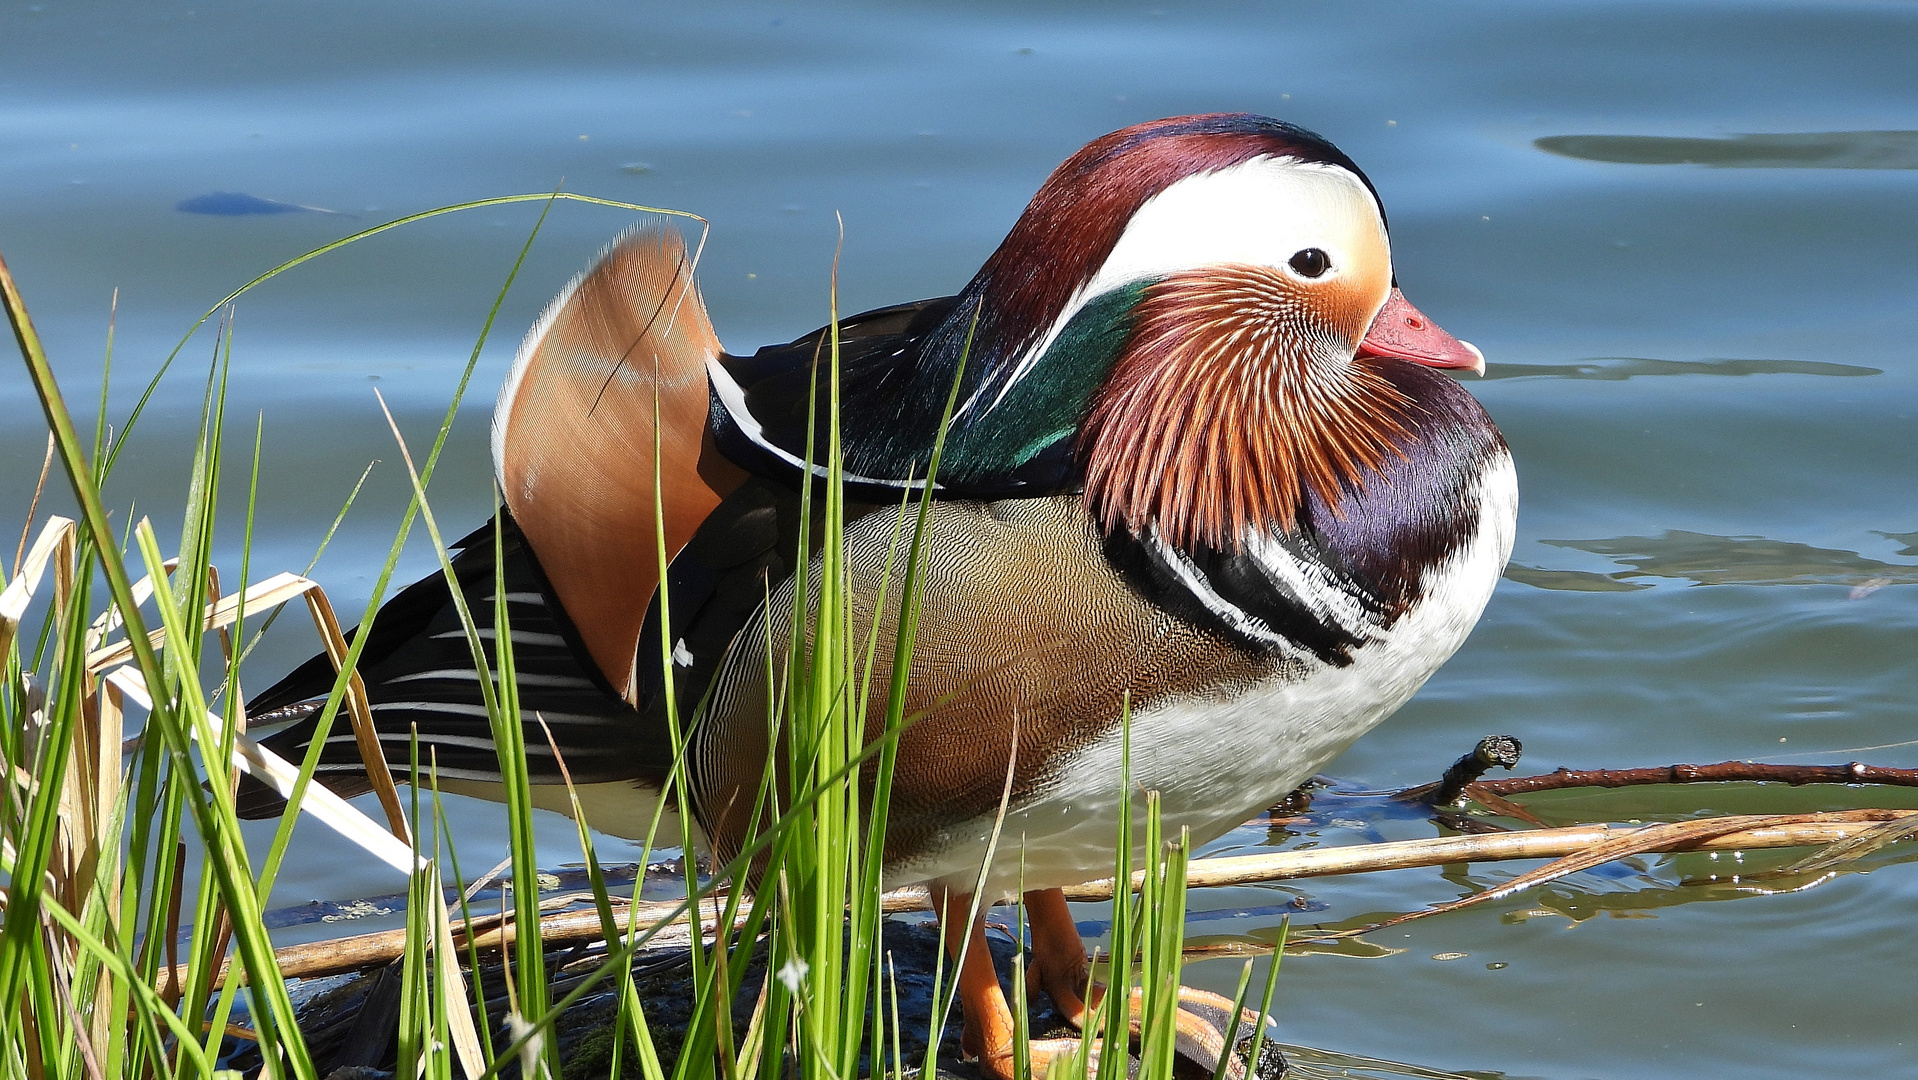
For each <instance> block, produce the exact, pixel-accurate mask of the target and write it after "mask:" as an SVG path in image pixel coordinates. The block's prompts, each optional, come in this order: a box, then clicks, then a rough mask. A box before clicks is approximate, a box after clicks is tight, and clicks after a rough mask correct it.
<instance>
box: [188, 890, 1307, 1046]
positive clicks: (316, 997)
mask: <svg viewBox="0 0 1918 1080" xmlns="http://www.w3.org/2000/svg"><path fill="white" fill-rule="evenodd" d="M884 935H885V936H884V947H885V951H886V956H887V960H888V965H887V970H888V972H889V981H890V980H896V982H897V998H898V1003H899V1036H900V1043H901V1045H900V1046H899V1050H898V1052H899V1058H900V1060H901V1061H902V1063H904V1065H905V1066H906V1068H907V1069H908V1071H916V1070H917V1067H918V1066H919V1065H920V1064H921V1063H923V1062H924V1061H925V1058H926V1043H927V1036H928V1034H929V1032H930V1029H931V1023H930V1015H931V1011H932V997H933V995H932V990H933V980H934V972H935V970H936V967H937V962H938V957H939V929H938V927H937V925H935V924H934V923H932V922H931V921H930V920H912V921H908V920H904V919H890V920H887V922H886V923H885V930H884ZM987 940H988V944H989V945H990V947H991V949H992V954H993V961H994V966H995V967H996V969H997V970H998V971H999V973H1000V982H1001V984H1002V985H1003V986H1004V987H1005V989H1006V993H1007V998H1008V1000H1011V997H1012V986H1011V982H1010V975H1009V973H1010V972H1011V970H1012V953H1013V948H1014V946H1013V942H1012V940H1011V939H1010V937H1009V936H1008V935H1007V934H1006V933H1004V932H1003V931H999V930H994V931H993V932H991V933H989V934H988V936H987ZM765 957H766V950H765V947H764V945H763V944H762V945H761V946H760V947H759V948H756V949H754V950H753V954H752V958H751V960H750V961H749V964H748V967H747V969H746V973H745V975H744V977H743V978H742V980H741V989H740V994H739V997H738V998H737V999H736V1000H735V1001H734V1003H733V1010H732V1023H733V1030H734V1031H735V1032H743V1031H744V1030H745V1029H746V1025H747V1023H748V1022H749V1020H750V1018H751V1016H752V1010H753V1006H754V1003H755V1002H756V1001H757V999H758V996H759V990H760V987H761V986H762V985H763V984H764V982H765V978H766V970H765ZM545 959H546V968H547V971H548V975H549V979H550V980H551V986H552V998H553V1000H555V1001H557V1000H558V999H559V998H561V997H562V996H564V995H565V994H568V993H570V992H572V991H573V990H574V989H576V988H577V987H579V986H580V985H581V984H582V983H583V982H585V981H586V980H587V979H588V978H589V977H590V976H591V975H592V974H593V973H594V972H595V971H596V970H598V968H599V967H600V965H601V964H602V963H604V960H605V947H604V945H602V944H597V943H595V944H592V945H580V946H574V947H570V948H568V947H561V948H555V949H552V950H550V951H548V952H547V954H546V957H545ZM468 977H469V978H472V977H473V976H472V973H470V972H469V974H468ZM633 978H634V983H635V985H636V987H637V989H638V991H639V996H640V1000H641V1001H643V1002H644V1003H645V1009H646V1024H647V1028H648V1030H649V1031H650V1032H651V1034H652V1038H653V1043H654V1045H655V1047H656V1048H657V1049H658V1052H659V1055H660V1059H661V1064H662V1065H663V1066H664V1067H665V1068H666V1069H667V1071H668V1072H669V1073H670V1072H671V1070H672V1067H673V1063H674V1061H675V1059H676V1058H677V1056H678V1053H679V1048H680V1047H681V1046H682V1045H683V1044H684V1042H685V1037H686V1028H687V1025H688V1024H689V1023H690V1022H691V1020H692V1002H693V986H692V965H691V962H690V957H689V955H688V951H687V949H686V948H685V947H683V946H679V947H663V948H658V949H649V950H646V951H643V952H641V953H640V954H639V955H637V956H636V957H634V960H633ZM945 978H946V984H947V985H948V986H950V985H951V982H952V978H953V974H952V971H951V970H950V966H948V968H947V971H946V976H945ZM504 980H505V969H504V967H503V966H502V964H501V962H500V957H499V954H498V953H496V952H495V953H491V954H482V956H481V962H480V970H479V972H478V977H477V983H478V985H479V987H480V990H481V993H482V995H483V996H484V998H485V1001H486V1023H485V1025H484V1028H483V1030H484V1031H485V1032H487V1033H488V1036H489V1037H490V1038H491V1039H492V1041H493V1046H494V1048H495V1050H496V1051H503V1050H504V1049H506V1047H508V1046H509V1045H511V1043H512V1037H511V1035H510V1034H509V1033H508V1031H507V1029H506V1006H507V996H506V987H505V981H504ZM398 986H399V965H398V964H397V963H395V964H393V965H391V966H389V967H386V968H381V969H376V970H373V971H368V972H362V973H360V974H357V975H350V976H334V977H330V978H326V979H316V980H310V981H305V982H301V981H295V982H294V983H292V984H291V985H290V987H289V988H290V989H291V990H293V992H294V1000H295V1001H296V1002H297V1003H298V1008H299V1017H300V1030H301V1032H302V1034H304V1035H305V1037H306V1042H307V1047H308V1049H309V1050H310V1051H311V1053H312V1055H313V1061H314V1064H315V1065H316V1066H317V1067H318V1069H319V1073H320V1075H321V1076H323V1077H328V1078H329V1080H335V1078H337V1080H380V1078H382V1077H384V1076H389V1075H391V1070H392V1069H393V1068H394V1067H395V1065H396V1061H395V1057H394V1055H395V1054H396V1052H397V1047H396V1045H395V1039H394V1034H395V1031H396V1029H397V1022H398V1010H399V994H398ZM893 993H894V987H893V986H892V985H886V986H883V987H876V988H875V992H874V995H873V996H874V998H875V1000H876V1001H877V1002H879V1003H880V1004H879V1007H880V1008H881V1009H882V1010H883V1012H882V1015H883V1016H884V1017H885V1019H886V1024H887V1029H888V1030H890V1029H891V1026H892V1004H891V1003H892V1000H893ZM1031 1004H1032V1009H1031V1012H1030V1017H1029V1019H1030V1025H1031V1028H1030V1029H1031V1031H1032V1034H1033V1036H1034V1037H1035V1038H1056V1037H1059V1036H1066V1035H1071V1034H1074V1029H1073V1028H1072V1027H1071V1026H1069V1025H1068V1024H1067V1023H1066V1022H1065V1020H1064V1018H1063V1017H1061V1016H1060V1015H1059V1014H1058V1013H1057V1012H1056V1011H1054V1009H1053V1008H1052V1005H1051V1002H1050V1001H1049V1000H1048V999H1047V998H1046V997H1045V995H1043V994H1041V995H1038V996H1037V998H1036V1000H1034V1001H1033V1002H1032V1003H1031ZM618 1012H619V994H618V991H617V988H616V987H615V986H614V985H612V983H611V981H610V980H602V981H601V982H599V983H595V984H594V985H593V987H592V989H591V990H589V991H588V992H587V993H586V994H584V995H582V996H581V998H580V999H579V1000H578V1001H577V1002H575V1003H574V1004H573V1005H572V1006H571V1007H570V1008H568V1009H567V1010H566V1012H565V1013H564V1014H563V1015H562V1016H561V1017H560V1019H559V1021H558V1023H557V1024H556V1026H555V1030H554V1033H553V1037H554V1039H555V1040H556V1041H557V1044H558V1049H559V1059H560V1061H561V1062H562V1063H563V1066H562V1072H563V1076H564V1078H566V1080H591V1078H595V1077H603V1076H606V1075H607V1074H608V1073H609V1072H610V1071H611V1065H612V1055H613V1053H614V1052H615V1049H614V1046H613V1037H612V1036H613V1032H612V1029H613V1025H614V1020H615V1018H616V1017H617V1015H618ZM960 1025H961V1021H960V1016H959V1008H958V1006H957V1004H956V1003H955V1004H954V1005H953V1008H952V1012H951V1015H949V1016H948V1017H947V1018H946V1022H945V1024H944V1025H943V1026H942V1028H941V1029H940V1031H939V1035H938V1040H939V1047H938V1059H937V1061H938V1064H937V1075H938V1077H940V1078H943V1080H977V1078H978V1076H979V1074H978V1072H977V1070H976V1069H975V1068H974V1067H973V1066H972V1065H971V1064H970V1063H966V1062H962V1061H961V1060H960V1049H959V1032H960ZM1248 1034H1249V1033H1248ZM1246 1049H1247V1046H1246V1045H1245V1044H1243V1043H1242V1044H1241V1046H1240V1049H1239V1054H1240V1060H1241V1061H1243V1060H1244V1057H1243V1055H1244V1052H1245V1050H1246ZM620 1051H621V1052H623V1053H624V1055H625V1060H624V1061H623V1062H622V1070H621V1071H622V1074H623V1075H638V1071H637V1070H638V1067H639V1063H638V1061H637V1059H636V1058H635V1056H634V1054H633V1051H632V1048H631V1046H630V1044H628V1045H625V1046H623V1047H621V1048H620ZM892 1053H893V1051H892V1048H891V1047H890V1046H888V1047H887V1050H886V1054H887V1057H888V1058H890V1057H891V1056H892ZM1259 1058H1260V1061H1259V1067H1258V1069H1257V1070H1256V1071H1255V1073H1256V1076H1257V1078H1258V1080H1279V1077H1280V1076H1281V1074H1283V1073H1284V1072H1285V1069H1286V1065H1285V1059H1284V1057H1283V1056H1282V1055H1281V1053H1280V1049H1279V1047H1277V1046H1276V1045H1274V1044H1273V1043H1271V1042H1269V1041H1268V1042H1266V1043H1265V1045H1264V1048H1263V1049H1262V1052H1261V1053H1260V1055H1259ZM222 1065H223V1067H226V1068H233V1069H239V1070H241V1071H242V1072H243V1073H245V1074H248V1075H256V1074H257V1072H258V1070H259V1068H260V1058H259V1052H258V1049H257V1048H256V1047H254V1046H252V1045H251V1044H237V1045H234V1046H232V1047H231V1048H230V1051H229V1056H227V1057H226V1058H225V1059H224V1060H223V1062H222ZM1131 1071H1136V1063H1135V1064H1134V1066H1133V1070H1131ZM500 1075H501V1076H502V1077H504V1078H506V1080H513V1078H516V1077H518V1076H519V1066H518V1064H517V1062H507V1063H505V1064H504V1065H503V1067H502V1068H501V1070H500ZM1209 1075H1210V1074H1209V1072H1207V1074H1206V1076H1207V1077H1208V1078H1209Z"/></svg>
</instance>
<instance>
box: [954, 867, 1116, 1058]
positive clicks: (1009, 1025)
mask: <svg viewBox="0 0 1918 1080" xmlns="http://www.w3.org/2000/svg"><path fill="white" fill-rule="evenodd" d="M934 901H935V902H936V903H937V905H938V908H939V923H940V925H941V926H943V927H944V928H945V936H946V951H947V952H948V953H949V954H951V955H952V956H953V957H954V958H955V959H958V958H959V956H960V953H961V951H962V950H963V952H964V953H965V956H964V958H963V959H960V960H959V1007H960V1009H961V1010H962V1011H963V1012H964V1015H965V1030H964V1032H963V1033H962V1034H961V1035H960V1037H959V1045H960V1047H961V1048H962V1049H963V1050H965V1052H966V1054H967V1055H969V1056H971V1057H975V1058H977V1059H978V1060H979V1071H980V1072H981V1073H983V1074H985V1075H986V1076H987V1077H990V1078H992V1080H1013V1062H1014V1058H1013V1045H1012V1042H1013V1039H1014V1038H1015V1037H1016V1035H1017V1032H1018V1028H1017V1027H1015V1026H1014V1024H1013V1020H1012V1007H1011V1006H1010V1005H1008V1004H1007V1003H1006V994H1005V991H1004V990H1002V989H1000V987H999V975H998V972H996V971H994V970H993V967H992V950H991V949H990V948H988V947H987V945H986V923H985V912H984V911H981V912H980V913H979V915H980V917H979V918H977V919H968V918H967V916H968V914H969V913H970V910H971V908H972V897H971V896H969V895H967V894H965V893H958V892H935V893H934ZM1074 936H1075V937H1076V936H1077V932H1076V931H1075V932H1074ZM1081 959H1082V960H1083V955H1082V956H1081ZM1081 1009H1082V1011H1083V1006H1082V1007H1081ZM1078 1045H1079V1040H1077V1039H1033V1040H1030V1041H1029V1042H1028V1043H1027V1047H1028V1050H1029V1052H1030V1055H1031V1061H1032V1073H1033V1075H1034V1076H1043V1075H1045V1071H1046V1068H1047V1066H1048V1065H1049V1064H1050V1063H1051V1061H1052V1059H1053V1058H1054V1057H1057V1056H1064V1055H1067V1054H1070V1053H1072V1052H1073V1051H1074V1050H1075V1049H1076V1048H1077V1047H1078Z"/></svg>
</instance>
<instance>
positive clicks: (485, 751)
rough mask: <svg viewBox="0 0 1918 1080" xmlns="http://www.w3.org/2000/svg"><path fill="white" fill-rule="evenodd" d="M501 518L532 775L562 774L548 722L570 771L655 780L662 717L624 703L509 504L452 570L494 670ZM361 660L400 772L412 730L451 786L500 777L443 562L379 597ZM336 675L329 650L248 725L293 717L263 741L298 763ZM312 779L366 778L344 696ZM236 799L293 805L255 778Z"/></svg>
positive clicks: (660, 761) (662, 759)
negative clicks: (381, 603)
mask: <svg viewBox="0 0 1918 1080" xmlns="http://www.w3.org/2000/svg"><path fill="white" fill-rule="evenodd" d="M496 526H497V528H498V529H499V530H500V536H499V543H500V550H501V556H502V557H501V559H500V560H499V562H500V580H503V581H504V583H505V596H506V608H507V619H508V626H509V629H510V631H511V634H512V641H513V664H514V668H515V671H516V673H517V675H518V687H519V704H520V715H521V723H522V727H523V731H524V735H525V742H526V764H527V769H528V772H529V774H530V776H531V779H532V781H533V782H534V783H535V784H558V783H560V782H561V775H560V769H559V762H558V761H557V760H555V757H554V754H553V750H552V748H551V746H550V744H549V743H548V741H547V737H546V731H547V730H549V729H550V730H551V731H552V733H553V741H554V742H557V743H558V744H559V746H560V752H561V753H562V754H563V755H564V758H565V766H566V769H567V771H568V772H569V773H570V774H571V776H572V778H573V780H574V781H575V782H576V783H578V784H581V785H590V784H602V783H611V782H637V783H649V784H651V785H652V786H654V787H657V786H659V785H660V784H661V783H663V781H664V779H665V777H666V774H667V772H668V771H669V770H670V768H671V764H672V745H671V739H670V737H669V736H668V734H667V732H666V730H665V725H664V724H663V723H660V722H657V721H654V720H650V719H649V718H648V717H647V716H646V715H645V714H643V713H641V712H639V711H638V710H635V709H634V708H633V707H632V706H630V705H628V704H627V703H626V702H625V701H624V700H622V699H621V698H620V696H619V695H618V694H616V693H614V691H613V688H612V687H611V686H610V685H608V684H607V683H606V682H605V680H603V679H601V678H600V677H599V673H598V671H597V670H595V669H594V667H593V664H592V663H591V661H590V660H588V659H587V658H586V655H585V653H584V651H583V649H582V648H581V644H580V641H579V637H578V634H577V632H576V631H575V630H574V628H573V626H572V624H571V622H570V621H569V620H568V619H567V617H566V613H565V612H564V611H563V610H561V609H560V608H559V606H558V605H557V604H556V603H555V602H554V597H553V594H552V591H551V588H550V586H549V585H548V584H547V582H546V581H545V578H544V576H543V575H542V574H541V572H540V566H539V564H538V562H537V561H536V560H535V559H534V558H533V556H532V553H531V552H530V551H528V550H527V548H526V545H525V543H524V539H523V538H522V536H521V535H520V532H519V530H518V528H516V527H515V525H514V523H513V521H512V519H511V518H510V517H509V516H506V515H501V517H500V518H499V519H498V520H497V521H496V522H495V523H491V524H488V525H487V526H485V527H483V528H481V529H480V530H479V531H477V532H475V533H473V534H472V535H470V536H467V537H465V538H463V539H462V540H460V541H459V542H458V543H456V544H455V545H454V546H455V547H456V548H458V549H459V550H458V552H457V554H456V555H455V556H454V558H453V572H454V575H455V576H456V577H457V578H458V580H459V585H460V592H461V594H462V595H463V596H464V597H465V600H466V606H467V609H468V610H469V611H470V612H471V613H472V616H473V621H474V623H475V625H476V626H477V628H478V629H479V632H480V636H481V639H482V645H483V647H484V651H485V654H486V658H487V666H488V668H489V669H491V668H494V667H496V666H497V661H496V658H495V648H494V642H495V638H496V637H497V633H496V631H495V629H494V619H493V612H494V604H495V601H494V596H495V588H494V582H495V571H494V563H495V560H494V535H493V534H494V528H495V527H496ZM357 634H358V630H355V631H354V632H353V633H352V634H349V635H348V638H349V640H350V639H352V638H353V637H355V636H357ZM359 671H360V675H361V678H362V680H363V681H364V682H365V684H366V692H367V698H368V700H369V701H370V702H371V704H372V713H373V726H374V729H375V730H376V731H377V733H378V735H379V742H380V748H381V750H382V751H383V752H384V756H385V758H386V761H387V765H388V767H390V768H391V769H392V770H393V773H394V777H395V779H397V780H400V781H401V782H405V781H406V780H407V770H408V767H409V765H408V763H409V761H410V759H411V755H412V742H413V740H414V739H415V738H416V737H417V739H418V740H419V760H420V764H421V768H422V770H424V769H426V768H427V767H428V766H429V764H430V765H432V766H433V767H435V768H436V769H437V770H438V774H439V777H440V778H441V780H442V781H444V782H445V783H444V784H443V786H447V787H450V786H452V785H454V784H458V783H462V782H464V783H468V784H473V783H477V784H488V783H492V784H496V783H499V782H500V776H499V759H498V754H497V751H496V750H495V749H494V744H493V732H492V726H491V722H490V721H489V720H488V718H487V712H486V705H485V698H484V696H483V694H482V692H481V688H480V679H481V675H480V673H479V672H478V671H477V669H476V668H475V667H474V664H473V654H472V649H471V646H470V645H469V644H468V643H467V638H466V632H465V629H464V627H463V624H462V623H461V621H460V618H459V613H458V611H457V609H456V608H455V607H454V605H453V602H452V593H451V592H450V591H449V590H448V588H447V584H446V578H445V576H444V575H443V574H439V573H435V574H434V575H433V576H432V577H429V578H426V579H425V580H423V581H420V582H417V583H415V584H413V585H411V586H409V587H407V588H406V589H404V590H401V592H400V593H399V595H397V596H395V597H394V598H393V599H392V600H391V601H389V602H388V603H387V604H386V606H385V607H383V608H381V609H380V613H379V615H378V617H377V618H376V619H375V620H374V622H373V631H372V635H371V637H370V638H369V639H368V641H367V643H366V648H365V650H364V651H363V652H362V653H361V657H360V663H359ZM333 681H334V671H333V665H332V663H331V662H330V661H329V660H328V659H327V657H326V656H325V654H321V655H319V656H315V657H313V658H312V659H311V660H308V661H307V662H306V663H304V664H302V665H301V666H299V667H298V668H295V669H294V670H293V671H292V672H291V673H289V674H288V675H287V676H286V678H284V679H281V680H280V681H279V682H278V683H276V684H274V685H273V686H271V687H269V688H267V689H266V690H265V691H264V692H262V693H260V694H259V695H258V696H256V697H254V699H253V700H252V701H250V702H248V704H247V715H248V716H249V717H251V718H252V719H253V722H254V723H257V724H273V723H286V724H288V726H287V727H284V728H283V729H281V730H279V731H276V732H274V733H273V734H271V735H268V736H267V737H266V738H264V739H263V740H261V741H262V742H263V743H264V744H265V745H266V747H267V748H268V749H270V750H272V751H274V752H275V753H278V754H279V755H280V756H282V757H285V758H287V759H288V760H290V761H292V762H294V763H295V764H298V763H299V762H300V761H301V759H302V758H303V757H304V756H305V754H306V752H307V748H308V747H309V746H310V745H311V744H312V742H313V738H314V735H315V734H316V732H317V728H318V723H319V717H320V710H321V707H322V706H323V705H324V703H325V700H326V694H327V693H328V692H329V691H330V690H331V689H332V687H333ZM542 725H543V726H542ZM314 777H315V779H317V780H319V781H320V783H322V784H324V785H326V786H327V787H329V788H331V789H333V790H334V791H335V792H338V793H339V794H341V795H345V796H351V795H357V794H359V793H361V792H363V791H367V790H369V788H370V786H371V785H370V783H369V782H368V780H367V778H366V771H365V765H364V763H363V762H362V761H361V759H360V754H359V749H358V745H357V743H356V741H355V739H354V736H353V727H352V723H351V721H350V719H349V718H348V716H347V714H346V711H345V709H344V708H342V709H341V710H340V713H339V715H338V716H336V717H335V719H334V721H333V725H332V727H331V728H330V729H329V732H328V735H327V739H326V742H325V745H324V746H323V748H322V750H321V753H320V759H319V765H318V767H317V769H316V770H315V772H314ZM238 804H239V811H240V816H241V817H245V818H260V817H272V816H274V815H276V814H279V813H280V812H282V810H283V809H284V806H285V804H284V802H283V801H282V800H281V798H280V797H279V795H278V793H276V792H275V791H273V789H271V788H270V787H268V786H267V785H265V784H263V783H260V782H258V781H255V780H253V779H252V778H251V777H248V778H246V779H245V780H243V781H242V783H241V785H240V792H239V798H238Z"/></svg>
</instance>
